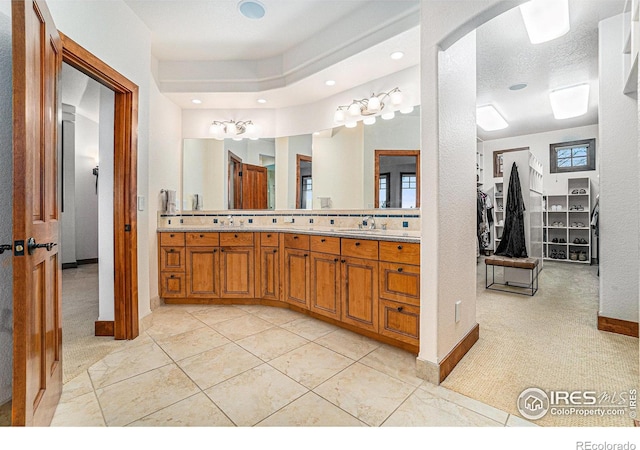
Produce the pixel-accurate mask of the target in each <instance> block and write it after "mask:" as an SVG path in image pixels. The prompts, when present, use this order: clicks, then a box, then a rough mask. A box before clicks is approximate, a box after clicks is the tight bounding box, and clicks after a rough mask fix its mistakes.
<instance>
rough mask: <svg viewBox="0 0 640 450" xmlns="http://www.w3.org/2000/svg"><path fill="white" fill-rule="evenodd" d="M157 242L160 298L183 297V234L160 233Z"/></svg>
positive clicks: (184, 276) (184, 275)
mask: <svg viewBox="0 0 640 450" xmlns="http://www.w3.org/2000/svg"><path fill="white" fill-rule="evenodd" d="M158 241H159V242H158V253H159V272H160V276H159V288H160V289H159V291H160V296H161V297H163V298H179V297H184V296H185V292H186V287H185V285H186V273H185V272H186V262H185V248H184V245H185V237H184V233H160V239H159V240H158Z"/></svg>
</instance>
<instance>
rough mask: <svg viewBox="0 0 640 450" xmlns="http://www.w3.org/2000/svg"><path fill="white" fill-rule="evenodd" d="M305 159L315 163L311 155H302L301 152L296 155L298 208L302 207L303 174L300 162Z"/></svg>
mask: <svg viewBox="0 0 640 450" xmlns="http://www.w3.org/2000/svg"><path fill="white" fill-rule="evenodd" d="M303 161H304V162H310V163H312V164H313V160H312V157H311V156H308V155H301V154H299V153H298V154H297V155H296V209H301V208H302V186H301V183H302V176H301V175H300V163H301V162H303Z"/></svg>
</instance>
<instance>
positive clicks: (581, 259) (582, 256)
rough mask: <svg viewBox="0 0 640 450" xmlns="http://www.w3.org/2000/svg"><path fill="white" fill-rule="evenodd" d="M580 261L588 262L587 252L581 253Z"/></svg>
mask: <svg viewBox="0 0 640 450" xmlns="http://www.w3.org/2000/svg"><path fill="white" fill-rule="evenodd" d="M578 259H579V260H580V261H586V260H587V252H580V255H579V257H578Z"/></svg>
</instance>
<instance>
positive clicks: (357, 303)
mask: <svg viewBox="0 0 640 450" xmlns="http://www.w3.org/2000/svg"><path fill="white" fill-rule="evenodd" d="M342 261H344V262H343V263H342V286H341V287H342V320H343V321H344V322H346V323H349V324H351V325H356V326H358V327H360V328H363V329H366V330H370V331H375V332H377V331H378V262H377V261H372V260H368V259H360V258H344V257H343V259H342Z"/></svg>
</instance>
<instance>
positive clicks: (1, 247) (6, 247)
mask: <svg viewBox="0 0 640 450" xmlns="http://www.w3.org/2000/svg"><path fill="white" fill-rule="evenodd" d="M12 249H13V245H11V244H2V245H0V255H2V254H3V253H4V251H5V250H12Z"/></svg>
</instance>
